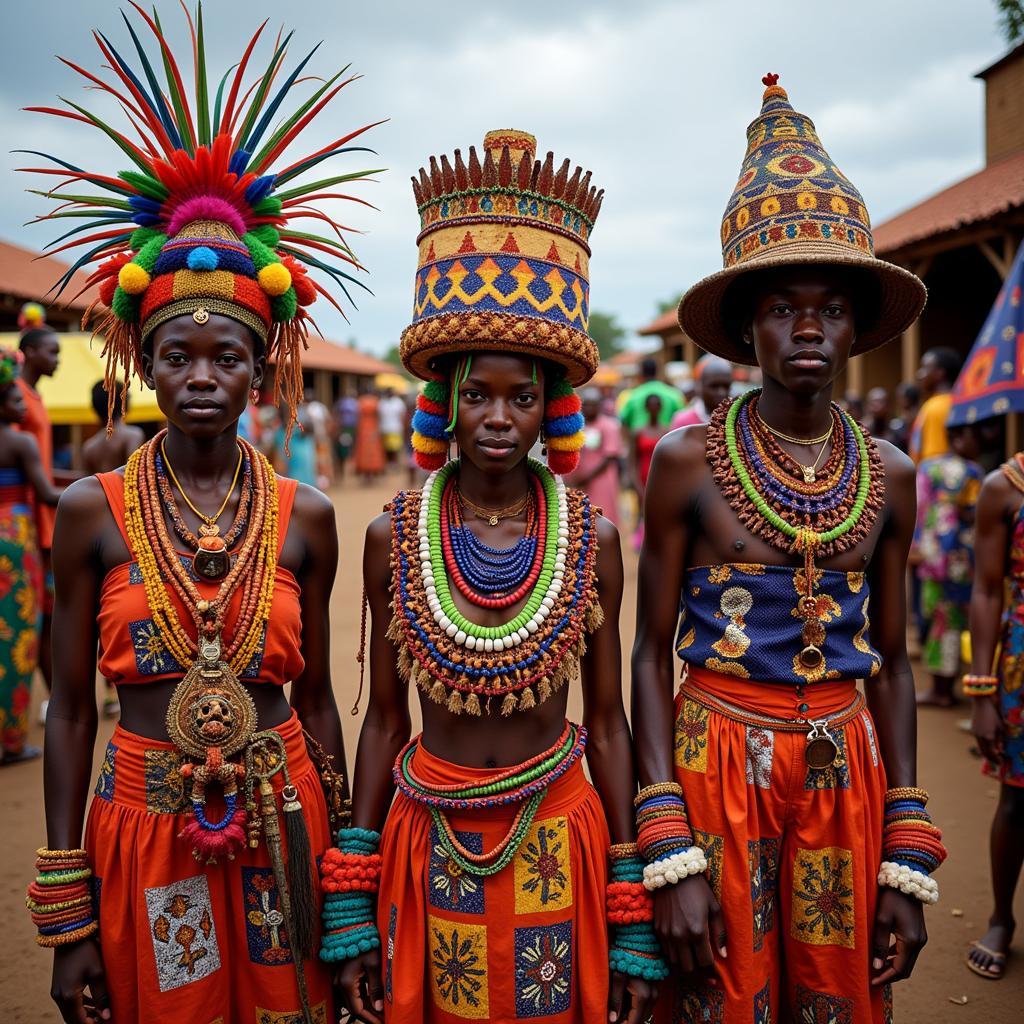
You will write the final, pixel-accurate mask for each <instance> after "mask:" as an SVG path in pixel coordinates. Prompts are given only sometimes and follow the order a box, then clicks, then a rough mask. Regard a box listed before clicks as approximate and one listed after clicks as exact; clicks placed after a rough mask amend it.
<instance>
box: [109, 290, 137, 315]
mask: <svg viewBox="0 0 1024 1024" xmlns="http://www.w3.org/2000/svg"><path fill="white" fill-rule="evenodd" d="M141 303H142V296H141V295H129V294H128V293H127V292H126V291H125V290H124V289H123V288H122V287H121V286H120V285H118V286H117V287H116V288H115V289H114V300H113V302H111V304H110V308H111V309H112V310H113V311H114V316H116V317H117V318H118V320H125V321H127V322H128V323H134V322H135V321H136V320H138V318H139V306H140V305H141Z"/></svg>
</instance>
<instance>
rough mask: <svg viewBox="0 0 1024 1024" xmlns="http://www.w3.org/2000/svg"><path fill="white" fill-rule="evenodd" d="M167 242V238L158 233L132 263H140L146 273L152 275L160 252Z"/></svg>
mask: <svg viewBox="0 0 1024 1024" xmlns="http://www.w3.org/2000/svg"><path fill="white" fill-rule="evenodd" d="M166 242H167V236H166V235H165V234H162V233H161V232H159V231H158V232H157V233H156V234H155V235H154V236H153V237H152V238H151V239H150V240H149V241H148V242H147V243H146V244H145V245H144V246H143V247H142V248H141V249H140V250H139V251H138V253H137V254H136V255H135V256H134V257H133V258H132V262H133V263H138V265H139V266H140V267H142V269H143V270H145V271H146V273H148V274H152V273H153V268H154V267H155V266H156V261H157V259H158V258H159V256H160V250H161V249H162V248H163V247H164V244H165V243H166Z"/></svg>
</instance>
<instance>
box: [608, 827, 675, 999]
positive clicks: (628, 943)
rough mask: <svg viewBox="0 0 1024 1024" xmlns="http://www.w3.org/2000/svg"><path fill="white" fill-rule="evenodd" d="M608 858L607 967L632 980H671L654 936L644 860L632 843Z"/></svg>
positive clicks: (615, 848)
mask: <svg viewBox="0 0 1024 1024" xmlns="http://www.w3.org/2000/svg"><path fill="white" fill-rule="evenodd" d="M608 855H609V861H610V864H609V882H608V887H607V890H606V892H607V903H606V905H607V914H608V925H609V928H610V929H611V942H610V944H609V949H608V966H609V968H610V969H611V970H612V971H615V972H616V973H618V974H625V975H626V976H627V977H630V978H644V979H645V980H647V981H661V980H662V979H663V978H667V977H668V967H667V965H666V964H665V961H664V960H663V959H662V958H661V947H660V945H659V943H658V938H657V936H656V935H655V934H654V926H653V924H652V922H653V920H654V901H653V899H652V897H651V895H650V893H648V892H647V890H646V888H645V887H644V883H643V873H644V861H643V858H642V857H640V856H638V855H637V852H636V846H635V844H632V843H619V844H616V845H615V846H613V847H611V849H609V851H608Z"/></svg>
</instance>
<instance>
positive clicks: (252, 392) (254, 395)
mask: <svg viewBox="0 0 1024 1024" xmlns="http://www.w3.org/2000/svg"><path fill="white" fill-rule="evenodd" d="M249 402H250V403H251V404H252V405H259V402H260V389H259V388H258V387H256V385H255V384H254V385H253V386H252V387H251V388H250V389H249Z"/></svg>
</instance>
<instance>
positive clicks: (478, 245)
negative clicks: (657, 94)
mask: <svg viewBox="0 0 1024 1024" xmlns="http://www.w3.org/2000/svg"><path fill="white" fill-rule="evenodd" d="M536 148H537V142H536V139H535V138H534V137H533V136H532V135H530V134H528V133H527V132H521V131H513V130H509V129H503V130H499V131H492V132H488V133H487V135H486V136H485V138H484V145H483V158H482V159H481V158H480V157H479V156H478V155H477V152H476V149H475V148H474V147H472V146H471V147H470V150H469V158H468V160H466V161H464V160H463V158H462V153H461V152H460V151H459V150H455V154H454V158H453V159H452V160H449V159H448V157H447V156H442V157H441V159H440V161H438V160H437V159H436V158H435V157H431V158H430V170H429V172H428V171H427V170H426V169H425V168H421V169H420V173H419V177H418V178H413V179H412V188H413V193H414V195H415V196H416V204H417V208H418V210H419V214H420V234H419V237H418V238H417V240H416V241H417V245H418V247H419V259H418V266H417V270H416V286H415V297H414V301H413V319H412V323H411V324H410V325H409V326H408V327H407V328H406V329H405V330H404V331H403V332H402V342H401V347H400V353H401V357H402V363H403V364H404V366H405V367H406V369H408V370H409V371H410V373H413V374H415V375H416V376H417V377H420V378H421V379H423V380H431V379H433V378H436V377H437V376H438V370H437V361H438V359H439V357H443V356H446V355H453V354H455V353H459V352H467V351H468V352H479V351H498V352H514V353H519V354H523V355H531V356H537V357H539V358H542V359H547V360H550V361H552V362H555V363H558V364H560V365H561V366H563V367H565V371H566V376H567V379H568V380H569V382H570V383H571V384H572V385H573V386H578V385H580V384H583V383H585V382H586V381H588V380H589V379H590V378H591V377H592V376H593V375H594V371H595V370H596V369H597V364H598V354H597V346H596V345H595V344H594V342H593V341H592V340H591V339H590V336H589V335H588V333H587V325H588V321H589V317H590V267H589V262H590V245H589V240H590V232H591V230H592V229H593V227H594V221H595V220H596V218H597V214H598V211H599V210H600V208H601V199H602V196H603V194H604V193H603V192H600V191H598V190H597V189H596V188H594V187H593V186H592V185H591V184H590V177H591V175H590V171H587V172H586V173H585V174H584V172H583V169H582V168H581V167H577V168H575V170H571V169H570V163H569V161H568V160H565V161H563V163H562V165H561V166H560V167H559V168H558V169H557V170H556V169H555V163H554V155H553V154H552V153H548V155H547V157H546V159H545V160H544V161H543V162H541V161H540V160H537V159H535V154H536Z"/></svg>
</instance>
